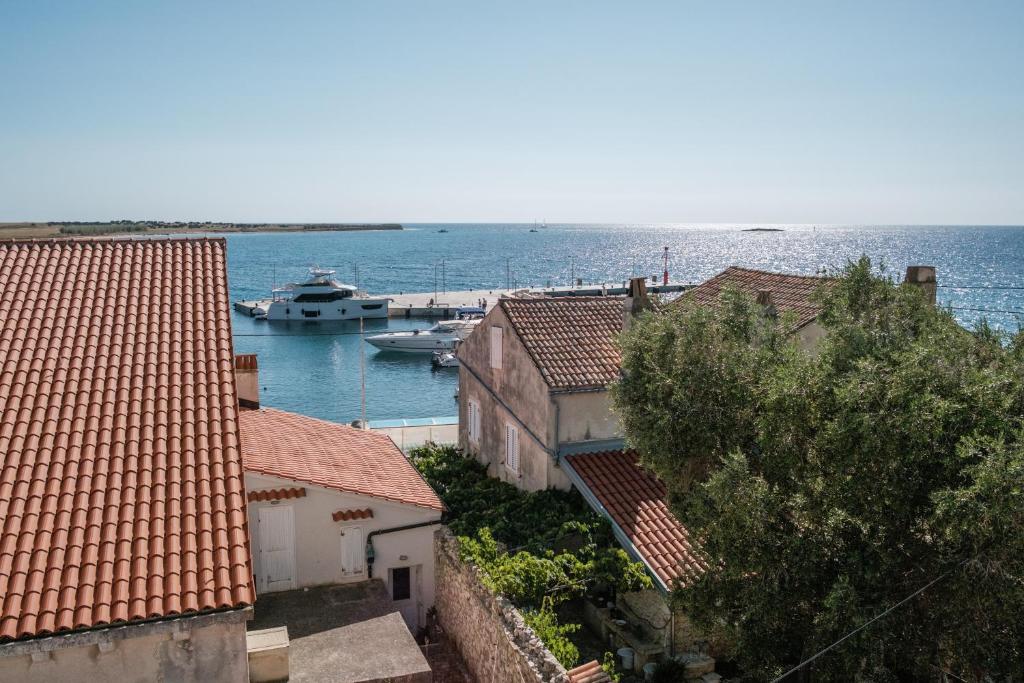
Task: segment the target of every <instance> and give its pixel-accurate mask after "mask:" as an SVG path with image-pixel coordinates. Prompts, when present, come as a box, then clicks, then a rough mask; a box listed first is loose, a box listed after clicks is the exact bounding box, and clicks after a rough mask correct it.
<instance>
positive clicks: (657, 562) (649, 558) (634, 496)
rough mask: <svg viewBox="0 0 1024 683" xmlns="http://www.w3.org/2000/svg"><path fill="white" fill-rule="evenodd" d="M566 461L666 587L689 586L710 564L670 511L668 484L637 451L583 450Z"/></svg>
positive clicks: (567, 457)
mask: <svg viewBox="0 0 1024 683" xmlns="http://www.w3.org/2000/svg"><path fill="white" fill-rule="evenodd" d="M565 461H566V462H567V463H568V464H569V466H570V467H572V469H573V470H574V471H575V472H576V474H578V475H579V477H580V479H582V480H583V483H584V485H585V486H586V487H587V488H588V489H589V490H590V493H592V494H593V496H594V497H595V498H596V499H597V500H598V501H599V502H600V503H601V505H602V506H604V508H605V510H607V513H608V514H609V515H610V516H611V518H612V520H613V521H614V522H615V523H616V524H618V526H619V528H621V529H622V531H623V533H625V535H626V536H627V537H628V538H629V540H630V542H631V543H632V544H633V546H634V547H635V548H636V550H637V552H638V553H639V554H640V556H641V557H642V558H643V560H644V563H645V564H646V565H647V566H648V567H650V568H651V570H652V571H653V572H654V573H655V574H657V575H658V578H660V579H661V580H662V582H663V583H664V584H665V585H666V586H668V587H671V586H672V584H673V582H674V581H675V580H676V579H679V580H681V581H682V582H683V583H684V584H685V583H686V582H687V581H689V580H691V579H692V578H694V577H695V576H697V575H699V574H700V573H702V572H703V571H704V570H705V569H706V568H707V564H706V563H705V561H704V560H703V558H701V557H700V555H699V553H698V552H697V550H696V549H695V548H694V547H693V546H692V545H691V544H690V541H689V534H688V533H687V531H686V529H685V528H684V527H683V525H682V524H680V523H679V520H678V519H676V518H675V516H674V515H673V514H672V513H671V511H669V508H668V503H667V501H666V498H667V492H666V490H665V485H664V484H662V483H661V482H660V481H659V480H658V478H657V477H655V476H654V475H653V474H651V473H650V472H648V471H646V470H644V469H642V468H641V467H640V466H639V465H638V464H637V461H636V454H635V453H633V452H632V451H602V452H600V453H580V454H576V455H569V456H566V458H565Z"/></svg>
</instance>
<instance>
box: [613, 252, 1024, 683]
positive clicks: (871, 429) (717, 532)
mask: <svg viewBox="0 0 1024 683" xmlns="http://www.w3.org/2000/svg"><path fill="white" fill-rule="evenodd" d="M819 296H820V300H821V303H822V304H823V306H824V312H823V314H822V315H821V316H820V318H819V322H820V323H821V325H822V326H823V327H824V328H825V330H826V332H827V336H826V337H825V339H824V340H823V342H822V343H821V344H820V346H819V348H818V349H816V350H815V351H814V352H810V353H809V352H805V351H802V350H801V349H799V348H798V347H797V345H796V342H795V341H794V340H793V339H792V338H791V337H789V336H787V331H788V330H789V328H790V325H789V321H787V320H778V319H776V318H774V317H772V316H771V315H766V313H765V311H764V310H763V309H762V308H761V307H760V306H758V305H756V304H755V303H754V302H753V301H752V300H751V299H749V298H748V297H744V296H743V295H741V294H739V293H737V292H725V293H724V294H723V298H722V305H721V306H719V307H716V308H697V307H693V306H684V307H682V308H681V309H679V310H676V311H672V312H670V313H668V314H665V315H661V316H653V315H649V316H645V317H643V318H641V319H640V320H638V321H637V322H636V323H635V324H634V325H633V326H632V328H631V330H630V333H629V334H628V335H627V336H626V337H625V338H624V339H623V342H622V344H623V366H624V375H623V379H622V380H621V381H620V382H619V383H618V384H617V386H615V387H614V388H613V399H614V401H615V405H616V407H617V409H618V412H619V414H620V416H621V417H622V421H623V425H624V427H625V430H626V433H627V436H628V438H629V440H630V442H631V443H632V445H634V446H635V447H636V448H637V449H638V450H639V452H640V455H641V459H642V460H643V462H644V463H645V464H646V465H648V466H650V467H651V468H653V469H654V471H655V472H657V473H658V475H659V476H660V477H661V478H662V479H663V480H664V481H665V482H666V484H667V485H668V487H669V491H670V497H671V502H672V504H673V509H674V510H675V512H676V514H677V515H678V516H679V517H680V518H681V519H682V520H683V521H684V523H685V524H686V525H687V527H688V528H689V529H690V530H691V533H693V534H694V535H695V537H696V538H697V539H699V541H700V543H701V546H702V548H703V550H704V552H705V553H706V554H707V555H708V557H709V559H710V560H712V561H711V563H710V564H711V569H710V570H709V571H708V572H707V573H706V574H705V575H704V576H703V578H702V579H701V580H700V581H698V582H696V583H695V584H694V585H692V586H691V587H688V588H687V589H682V590H679V591H677V598H678V600H679V601H680V603H681V604H682V605H683V606H684V607H685V608H686V609H687V610H688V613H689V614H690V616H691V617H692V619H693V620H694V621H695V623H696V624H697V625H698V626H700V627H702V628H704V629H706V630H708V631H709V632H710V631H717V632H721V629H723V628H724V629H725V632H726V635H727V637H728V638H729V640H730V641H731V643H732V644H733V647H734V654H735V656H736V657H737V659H738V660H739V662H740V664H741V665H742V666H743V667H744V668H745V670H746V671H747V672H749V673H750V674H751V675H753V676H755V677H757V678H771V677H772V676H773V675H776V674H778V673H781V672H782V671H783V670H784V669H785V668H786V667H788V666H792V665H794V664H795V663H797V662H798V661H801V660H802V659H804V658H806V657H807V656H809V655H810V654H813V653H814V652H816V651H817V650H819V649H821V648H823V647H825V646H827V645H829V644H831V643H832V642H834V641H835V640H837V639H838V638H840V637H842V636H843V635H845V634H846V633H848V632H849V631H852V630H853V629H854V628H856V627H857V626H859V625H860V624H862V623H864V622H865V621H867V620H868V619H870V618H871V617H873V616H875V615H877V614H879V613H881V612H882V611H884V610H885V609H886V608H888V607H890V606H891V605H893V604H895V603H896V602H898V601H899V600H901V599H902V598H904V597H906V596H907V595H909V594H910V593H912V592H914V591H915V590H916V589H917V588H920V587H921V586H923V585H924V584H926V583H927V582H928V581H930V580H931V579H934V578H936V577H938V576H941V575H942V574H943V573H944V572H947V571H949V572H951V573H950V575H949V576H948V577H947V578H946V579H944V580H943V581H942V582H940V583H938V584H936V585H935V586H933V587H932V588H930V589H929V590H928V591H927V592H926V593H924V594H922V595H921V596H920V597H918V598H915V599H914V600H913V601H911V602H909V603H907V604H906V605H905V606H903V607H901V608H900V609H899V610H898V611H897V612H894V613H893V614H892V615H890V616H889V617H887V618H886V619H884V620H881V621H879V622H876V623H875V624H873V625H872V626H871V627H870V628H869V629H868V630H867V631H865V632H864V633H863V634H862V635H860V636H857V637H855V638H852V639H850V640H849V641H846V642H845V643H844V644H843V645H842V646H841V647H840V648H837V649H836V650H835V651H833V652H831V653H829V654H828V655H826V656H825V657H823V658H821V659H819V660H818V661H817V662H815V664H814V669H813V678H814V680H816V681H817V680H821V681H840V680H843V681H845V680H854V679H858V678H860V679H870V680H886V679H893V678H903V679H906V678H913V677H924V676H929V675H932V674H934V668H933V667H935V666H940V667H941V668H943V669H946V670H952V671H955V672H960V674H963V675H964V676H965V677H971V678H980V677H982V676H983V675H985V674H988V675H991V676H993V677H996V676H997V675H1004V676H1005V675H1009V674H1012V673H1015V672H1019V671H1020V669H1021V662H1022V661H1024V646H1022V643H1024V582H1022V578H1024V533H1022V532H1024V506H1022V505H1021V503H1022V500H1021V497H1022V496H1024V431H1022V416H1024V341H1022V337H1021V335H1017V336H1016V337H1015V338H1012V339H1009V340H1006V339H1003V338H1002V337H1001V336H1000V335H999V334H997V333H995V332H994V331H993V330H991V329H990V328H988V327H987V326H984V325H982V326H981V327H979V328H978V329H977V330H975V331H973V332H969V331H967V330H964V329H963V328H961V327H960V326H959V325H958V324H957V323H956V322H955V320H954V319H953V318H952V316H951V315H950V313H949V312H948V311H944V310H942V309H939V308H936V307H934V306H932V305H930V304H929V303H928V302H927V301H926V300H925V298H924V297H923V296H921V293H920V291H919V290H917V289H916V288H914V287H912V286H897V285H894V284H893V283H891V282H890V281H888V280H887V279H885V278H883V277H880V276H878V275H876V274H875V273H874V272H873V271H872V268H871V264H870V262H869V261H867V259H862V260H861V261H860V262H858V263H855V264H850V265H849V266H848V267H847V268H846V269H845V270H844V271H843V273H841V277H840V278H838V279H837V280H836V282H835V284H834V286H832V287H830V288H827V291H823V292H821V293H820V294H819Z"/></svg>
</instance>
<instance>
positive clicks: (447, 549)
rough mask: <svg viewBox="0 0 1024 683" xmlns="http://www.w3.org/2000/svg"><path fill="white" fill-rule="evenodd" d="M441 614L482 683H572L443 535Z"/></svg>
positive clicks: (439, 535) (439, 555)
mask: <svg viewBox="0 0 1024 683" xmlns="http://www.w3.org/2000/svg"><path fill="white" fill-rule="evenodd" d="M435 551H436V555H437V557H436V563H435V567H436V570H437V587H438V590H437V615H438V619H439V620H440V622H441V625H442V626H443V627H444V630H445V633H446V634H447V635H448V638H449V639H450V640H451V642H452V644H454V645H455V647H456V648H457V649H458V650H459V653H460V654H461V655H462V659H463V661H465V663H466V666H467V667H468V668H469V670H470V673H472V674H473V676H474V678H475V679H476V680H478V681H480V683H492V682H493V683H540V682H542V681H551V682H553V683H567V681H568V677H567V676H566V674H565V669H564V668H563V667H562V665H561V664H559V663H558V661H557V660H556V659H555V658H554V657H553V656H552V655H551V653H550V652H548V650H547V649H546V648H545V647H544V644H543V643H542V642H541V641H540V639H539V638H537V636H536V635H534V633H533V631H532V630H531V629H530V628H529V627H528V626H527V625H526V623H525V622H524V621H523V617H522V615H521V614H520V613H519V611H518V610H517V609H516V608H515V607H513V606H512V604H511V603H509V601H508V600H506V599H504V598H502V597H499V596H496V595H494V594H493V593H492V592H491V591H490V590H489V589H488V588H487V587H485V586H484V585H483V584H482V583H481V582H480V579H479V577H478V572H479V570H478V569H477V568H476V567H474V566H473V565H470V564H466V563H464V562H462V561H461V560H460V559H459V551H458V542H457V541H456V540H455V539H454V538H452V536H451V534H450V533H449V532H448V530H447V529H442V530H439V531H438V532H437V542H436V546H435Z"/></svg>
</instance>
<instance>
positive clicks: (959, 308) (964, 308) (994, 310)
mask: <svg viewBox="0 0 1024 683" xmlns="http://www.w3.org/2000/svg"><path fill="white" fill-rule="evenodd" d="M950 308H951V309H953V310H954V311H981V312H982V313H1011V314H1017V315H1024V310H1021V309H1013V310H1007V309H999V308H971V307H970V306H950Z"/></svg>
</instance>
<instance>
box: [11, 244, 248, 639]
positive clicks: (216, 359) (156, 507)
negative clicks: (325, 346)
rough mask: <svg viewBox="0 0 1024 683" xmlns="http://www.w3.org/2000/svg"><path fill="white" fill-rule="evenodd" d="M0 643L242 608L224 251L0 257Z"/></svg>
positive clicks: (25, 252) (242, 532)
mask: <svg viewBox="0 0 1024 683" xmlns="http://www.w3.org/2000/svg"><path fill="white" fill-rule="evenodd" d="M0 293H2V296H0V640H9V639H15V638H26V637H32V636H39V635H45V634H49V633H55V632H62V631H67V630H72V629H82V628H89V627H94V626H100V625H104V624H111V623H122V622H131V621H134V620H140V619H150V618H158V617H165V616H169V615H174V614H180V613H184V612H192V611H198V610H213V609H221V608H232V607H238V606H243V605H248V604H251V603H252V601H253V598H254V591H253V586H252V570H251V568H250V566H249V552H248V533H247V529H246V513H245V489H244V484H243V473H242V463H241V455H240V452H239V448H238V423H237V419H236V415H237V408H236V403H235V385H234V378H233V374H232V350H231V320H230V312H229V305H230V304H229V301H228V289H227V278H226V274H225V245H224V242H223V240H205V239H203V240H166V239H164V240H148V239H147V240H62V241H36V242H26V241H5V242H0Z"/></svg>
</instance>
